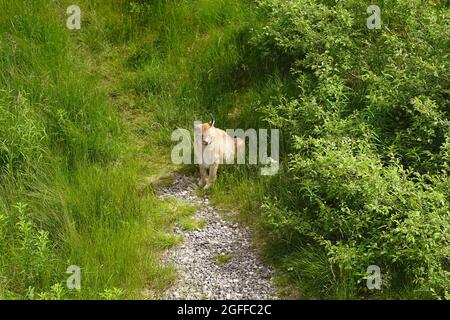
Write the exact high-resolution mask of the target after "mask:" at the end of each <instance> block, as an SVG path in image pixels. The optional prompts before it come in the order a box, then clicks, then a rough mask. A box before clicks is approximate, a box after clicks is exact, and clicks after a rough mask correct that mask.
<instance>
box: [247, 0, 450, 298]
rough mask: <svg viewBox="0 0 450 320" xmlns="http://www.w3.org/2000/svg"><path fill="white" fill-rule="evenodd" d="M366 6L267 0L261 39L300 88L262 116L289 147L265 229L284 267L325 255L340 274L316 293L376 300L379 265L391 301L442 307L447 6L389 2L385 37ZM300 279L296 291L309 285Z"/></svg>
mask: <svg viewBox="0 0 450 320" xmlns="http://www.w3.org/2000/svg"><path fill="white" fill-rule="evenodd" d="M369 4H370V3H365V2H360V1H306V0H305V1H303V0H296V1H279V0H261V1H258V5H259V10H260V13H261V16H262V19H263V22H264V23H263V26H262V27H260V28H258V29H255V30H254V33H253V37H252V41H251V43H252V45H253V46H254V47H255V48H256V50H258V51H259V52H260V54H261V55H262V56H265V57H267V58H269V59H273V60H274V61H279V60H283V61H285V63H286V64H287V66H288V67H289V69H290V74H291V76H292V77H293V78H294V79H295V81H296V83H297V95H296V96H294V97H292V96H288V95H286V94H283V93H281V94H280V95H279V96H278V99H277V100H276V101H274V102H271V103H270V104H266V105H265V106H262V107H261V108H260V111H261V113H262V114H263V117H264V120H265V121H266V122H267V123H268V124H269V125H272V126H275V127H281V128H282V129H283V130H284V131H287V133H286V132H285V133H284V135H283V137H285V138H286V139H284V141H282V143H283V144H285V148H286V150H288V154H286V155H285V156H287V159H286V160H287V161H286V163H285V165H286V170H285V172H284V173H282V175H281V177H278V178H275V179H273V183H272V188H271V189H270V196H269V198H268V200H267V201H266V203H265V205H264V210H263V211H264V217H263V219H264V221H265V224H266V226H267V227H268V228H269V230H271V234H272V236H273V238H272V239H273V240H274V241H275V242H279V243H281V244H283V246H284V251H282V252H283V254H279V256H281V258H280V259H281V260H282V261H283V264H284V265H285V266H290V267H289V268H291V269H292V268H294V269H295V268H296V267H295V266H304V265H305V264H304V263H295V262H294V261H295V259H302V258H301V254H299V252H300V253H301V252H303V251H302V250H303V249H299V248H303V247H305V246H309V245H313V246H315V247H316V248H317V251H318V252H324V254H326V256H327V257H328V262H329V266H330V272H331V273H332V275H333V277H330V278H329V280H327V281H328V282H327V284H324V285H323V288H316V291H315V292H314V291H310V294H311V295H312V296H316V297H317V296H323V295H325V296H328V297H355V296H358V295H360V294H369V291H368V290H367V289H366V288H365V282H364V281H363V280H364V279H365V278H366V276H367V274H366V269H367V267H368V266H369V265H372V264H376V265H379V266H380V267H381V269H382V277H383V280H384V283H383V286H384V287H383V290H382V294H385V296H396V295H398V294H400V295H401V293H400V292H401V290H402V289H405V288H408V289H409V290H410V292H411V293H410V294H411V295H412V296H414V294H416V297H417V296H431V295H432V294H433V295H437V296H440V297H442V296H444V295H445V292H446V291H448V290H449V288H450V282H449V280H448V279H449V258H450V255H449V251H448V245H449V240H450V239H449V237H450V229H449V221H450V202H449V195H450V192H449V189H448V188H446V186H448V183H449V177H448V173H449V167H448V154H449V150H448V147H449V139H450V121H449V115H450V109H449V104H448V83H449V82H448V72H446V71H445V70H448V68H449V60H448V53H446V48H447V45H448V36H449V34H448V28H447V23H446V20H447V19H446V17H447V18H448V15H449V10H448V7H446V6H445V4H444V2H441V1H429V2H427V3H425V4H424V3H423V2H421V1H394V2H391V1H380V2H379V3H378V5H379V6H380V8H381V18H382V23H383V24H382V29H381V30H369V29H368V28H367V27H366V18H367V17H368V15H366V14H365V10H366V8H367V6H368V5H369ZM283 255H284V256H283ZM289 257H292V259H290V258H289ZM304 259H310V260H311V263H314V259H315V260H316V261H319V260H320V259H316V258H315V257H314V256H313V255H308V254H306V255H305V258H304ZM293 260H294V261H293ZM308 261H309V260H308ZM292 266H294V267H292ZM309 269H310V270H314V269H313V268H309ZM292 271H293V273H294V274H295V276H296V277H297V278H298V281H299V284H300V287H302V285H301V283H302V281H308V280H307V279H311V278H313V276H312V275H311V274H310V273H311V272H310V273H309V274H307V273H305V272H303V271H302V270H292ZM322 271H323V268H318V270H317V276H321V274H323V272H322ZM305 279H306V280H305ZM330 279H334V280H330ZM305 287H307V285H306V286H305ZM324 288H325V289H324ZM342 288H344V293H342V291H340V290H341V289H342Z"/></svg>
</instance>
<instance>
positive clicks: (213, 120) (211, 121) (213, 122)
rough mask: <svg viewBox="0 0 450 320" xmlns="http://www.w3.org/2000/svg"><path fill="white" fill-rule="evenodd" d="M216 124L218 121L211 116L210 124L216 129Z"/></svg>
mask: <svg viewBox="0 0 450 320" xmlns="http://www.w3.org/2000/svg"><path fill="white" fill-rule="evenodd" d="M215 123H216V120H215V119H214V116H213V115H212V114H211V120H210V121H209V124H210V126H211V127H214V124H215Z"/></svg>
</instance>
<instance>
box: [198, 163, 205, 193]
mask: <svg viewBox="0 0 450 320" xmlns="http://www.w3.org/2000/svg"><path fill="white" fill-rule="evenodd" d="M206 180H207V175H206V167H205V166H203V165H200V179H199V180H198V185H199V186H200V187H202V188H203V186H204V185H205V184H206Z"/></svg>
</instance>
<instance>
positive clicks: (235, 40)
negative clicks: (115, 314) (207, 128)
mask: <svg viewBox="0 0 450 320" xmlns="http://www.w3.org/2000/svg"><path fill="white" fill-rule="evenodd" d="M71 4H73V3H69V1H62V0H61V1H53V2H49V1H43V0H35V1H27V0H21V1H13V2H11V1H6V0H0V10H1V12H2V13H3V14H2V16H1V17H0V32H1V33H0V297H4V298H35V299H36V298H41V299H63V298H103V299H117V298H133V297H141V296H142V295H141V294H142V291H143V290H144V289H146V288H150V289H153V290H154V291H155V292H158V291H160V290H162V289H163V288H165V287H166V286H167V285H170V283H171V281H173V279H174V272H173V270H171V269H170V268H168V267H164V266H161V265H160V264H159V262H158V261H159V260H158V258H159V253H160V252H161V251H162V250H164V249H165V248H168V247H170V246H172V245H174V244H176V243H177V242H178V241H179V239H177V238H174V237H172V236H169V235H168V234H167V231H168V230H170V227H171V226H172V225H173V224H174V223H176V222H178V223H180V224H181V225H182V226H184V227H185V228H186V229H188V230H190V229H195V228H197V227H198V222H194V221H192V220H190V219H189V216H190V215H191V214H192V212H193V209H192V207H190V206H189V205H187V204H185V203H181V202H178V201H172V200H167V201H162V200H159V199H157V198H156V197H155V195H154V192H153V190H154V188H156V187H157V186H158V185H161V184H163V183H165V182H167V181H170V175H171V173H172V172H174V171H175V170H178V169H180V168H179V167H176V166H174V165H172V164H171V163H170V150H171V148H172V146H173V142H172V141H171V139H170V136H171V133H172V131H173V130H174V129H175V128H177V127H182V128H191V127H192V123H193V121H194V120H205V119H206V117H207V115H209V113H213V114H214V115H215V117H216V122H217V126H219V127H221V128H244V129H247V128H256V129H257V128H280V129H281V137H280V144H281V145H280V156H281V169H280V172H279V173H278V174H277V175H275V176H271V177H267V176H260V175H259V171H258V170H257V169H258V168H255V167H254V166H229V167H226V168H221V173H220V174H219V179H218V181H217V184H216V185H214V187H213V188H212V190H211V191H210V192H211V193H212V197H213V201H214V203H215V204H216V205H218V206H221V207H223V208H228V209H233V210H239V218H240V219H241V220H242V222H243V223H247V224H251V225H252V226H253V227H254V228H255V230H258V231H260V232H261V235H263V236H260V237H258V239H259V241H260V242H261V243H262V244H263V245H262V246H261V250H262V253H263V254H264V255H265V256H266V257H267V259H268V261H270V262H271V263H272V264H274V265H275V266H276V268H277V269H278V270H279V272H280V273H281V274H282V275H283V277H284V278H286V279H287V280H285V281H286V282H288V283H291V284H293V287H294V288H295V290H296V291H298V292H299V293H300V295H302V296H303V297H306V298H322V299H323V298H341V299H345V298H446V297H448V292H449V289H450V282H449V279H450V277H449V265H450V264H449V258H450V257H449V255H450V252H449V249H448V248H449V247H450V246H449V244H450V239H449V237H450V230H449V228H450V225H449V224H450V192H449V190H450V180H449V176H448V174H449V157H450V156H449V154H450V120H449V115H450V107H449V103H448V100H449V99H448V93H449V90H448V84H449V83H450V82H449V79H448V72H446V71H447V70H449V57H448V49H447V48H448V39H449V31H448V24H447V21H448V18H449V9H448V7H447V6H446V3H445V2H444V1H439V0H434V1H418V0H409V1H406V0H397V1H384V0H380V1H378V3H377V5H379V6H380V8H381V18H382V28H381V29H380V30H376V29H375V30H369V29H368V28H367V26H366V19H367V17H368V14H366V8H367V6H368V5H369V4H371V3H370V2H364V1H363V2H361V1H356V0H347V1H334V0H330V1H325V0H323V1H319V0H240V1H236V0H189V1H188V0H179V1H173V0H166V1H164V0H153V1H145V0H140V1H138V0H121V1H112V0H110V1H107V0H104V1H96V2H95V3H93V2H92V1H87V0H80V1H78V2H77V5H78V6H80V8H81V10H82V24H81V29H80V30H72V31H70V30H68V29H67V28H66V26H65V20H66V18H67V16H66V15H65V12H66V11H65V10H66V8H67V7H68V6H69V5H71ZM182 169H183V170H185V171H186V172H194V170H195V167H194V166H193V165H192V166H187V167H186V168H182ZM208 192H209V191H208ZM219 262H220V261H219ZM69 265H79V266H81V268H82V289H81V290H80V291H72V290H67V289H66V287H65V280H66V279H67V276H68V275H67V274H65V271H66V269H67V267H68V266H69ZM369 265H378V266H380V268H381V271H382V281H383V283H382V288H381V290H368V289H367V287H366V285H365V279H366V277H367V272H366V270H367V267H368V266H369ZM280 281H281V280H280Z"/></svg>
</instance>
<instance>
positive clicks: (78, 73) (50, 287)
mask: <svg viewBox="0 0 450 320" xmlns="http://www.w3.org/2000/svg"><path fill="white" fill-rule="evenodd" d="M69 4H71V3H68V2H67V1H57V2H48V1H14V2H11V1H0V10H1V11H2V16H1V18H0V30H1V34H0V93H1V94H0V124H1V126H0V128H1V129H0V230H1V233H0V249H1V250H0V252H1V254H0V297H2V298H34V299H36V298H37V299H56V298H60V299H62V298H127V297H142V292H143V291H144V290H145V289H152V290H156V291H155V292H158V290H162V288H164V287H165V286H167V285H168V284H169V283H170V282H171V281H172V280H173V277H174V273H173V270H171V269H170V268H168V267H163V266H161V265H160V264H159V256H158V254H159V252H160V251H161V250H163V249H164V248H166V247H167V245H170V244H171V243H172V244H173V243H175V242H174V241H175V239H172V238H171V237H170V236H168V235H166V231H168V230H169V229H168V227H169V226H170V225H171V224H172V223H173V222H174V221H176V220H177V219H178V218H177V217H178V215H177V213H176V212H175V213H172V214H171V215H170V214H169V213H170V212H171V209H170V207H168V206H165V205H164V203H161V201H159V200H157V199H156V198H155V196H154V194H153V191H152V190H151V189H148V188H146V189H142V187H140V186H139V181H140V180H142V177H141V175H142V173H143V170H144V169H145V167H146V162H145V160H143V158H139V157H140V153H139V152H140V151H139V150H138V148H136V147H135V146H134V145H133V144H132V143H131V144H130V143H129V142H130V141H131V140H133V139H134V138H133V133H132V132H129V130H128V128H127V124H126V123H124V122H123V120H122V119H121V118H120V117H119V116H118V113H117V110H116V109H114V108H113V105H114V103H112V101H111V99H110V96H109V94H111V92H112V91H114V88H115V83H114V82H113V81H110V79H108V72H111V70H108V69H107V67H105V68H104V69H102V68H103V67H102V65H103V66H108V63H107V62H105V63H103V64H101V62H102V61H95V57H96V56H95V55H96V54H104V55H108V54H110V53H111V52H112V51H110V50H109V49H110V48H111V47H112V46H114V45H118V43H120V41H128V40H129V35H130V34H131V33H132V32H131V31H132V27H131V26H132V20H130V19H128V18H124V17H123V13H122V12H121V7H119V8H117V7H115V6H114V3H113V2H111V1H104V2H101V3H98V4H95V5H93V4H89V2H88V1H85V2H80V3H79V5H80V6H81V8H82V17H83V21H82V29H81V30H79V31H69V30H68V29H66V27H65V19H66V14H65V10H66V8H67V6H68V5H69ZM124 5H126V4H124ZM89 10H91V11H89ZM97 18H98V19H97ZM124 20H125V21H126V22H127V23H129V27H128V28H129V29H127V28H124V29H122V28H121V26H120V24H121V23H122V22H123V21H124ZM90 22H91V23H90ZM114 25H116V26H119V27H118V28H116V29H115V28H112V27H111V26H114ZM127 30H128V31H127ZM97 35H99V37H98V38H97ZM111 59H112V58H111ZM111 59H110V60H111ZM97 70H101V71H104V74H100V73H99V72H97ZM116 71H117V70H116ZM105 76H106V79H105ZM109 77H110V78H113V77H115V75H114V74H112V75H111V76H109ZM150 171H151V170H150ZM147 173H148V174H157V173H158V172H150V173H149V172H147ZM170 217H172V218H170ZM180 218H181V217H180ZM161 241H163V242H165V243H166V245H165V246H161ZM70 265H78V266H80V267H81V270H82V271H81V290H79V291H77V290H68V288H66V284H65V282H66V279H67V278H68V276H69V275H68V274H66V273H65V272H66V269H67V267H68V266H70Z"/></svg>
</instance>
